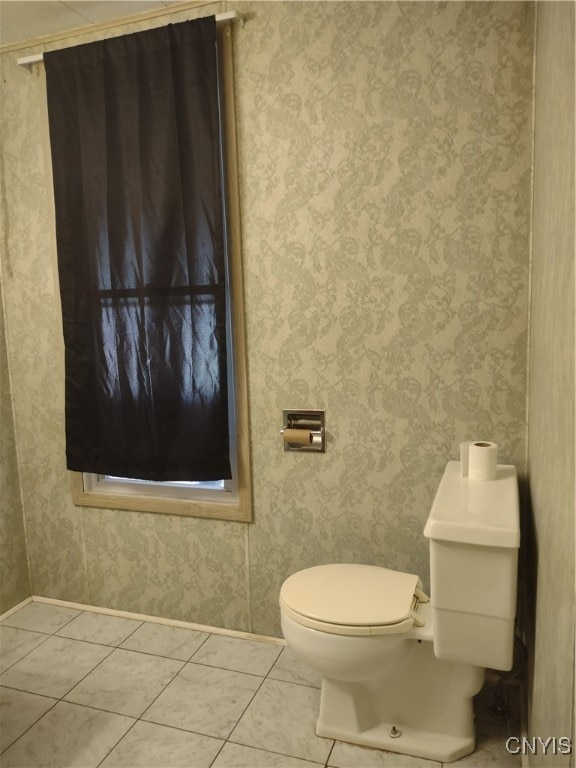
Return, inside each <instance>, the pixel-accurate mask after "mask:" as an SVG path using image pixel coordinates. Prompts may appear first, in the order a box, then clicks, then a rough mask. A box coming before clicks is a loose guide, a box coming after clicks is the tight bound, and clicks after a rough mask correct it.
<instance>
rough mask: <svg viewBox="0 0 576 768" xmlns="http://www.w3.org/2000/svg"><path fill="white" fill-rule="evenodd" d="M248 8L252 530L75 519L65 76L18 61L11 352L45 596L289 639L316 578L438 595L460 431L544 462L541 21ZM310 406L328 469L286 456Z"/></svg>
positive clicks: (528, 11) (245, 159) (244, 190)
mask: <svg viewBox="0 0 576 768" xmlns="http://www.w3.org/2000/svg"><path fill="white" fill-rule="evenodd" d="M218 7H220V6H218ZM234 8H237V9H238V10H239V11H241V12H245V13H247V14H248V15H249V20H248V22H247V23H246V25H245V27H244V28H243V29H238V30H237V31H236V34H235V66H236V80H237V84H236V88H237V118H238V134H239V147H240V150H239V151H240V158H239V160H240V176H241V178H240V184H241V197H242V231H243V240H244V270H245V290H246V316H247V336H248V350H249V352H248V357H249V359H248V367H249V397H250V409H251V444H252V467H253V485H254V523H253V524H252V525H246V524H238V523H228V522H220V521H203V520H194V519H187V518H173V517H166V516H156V517H155V516H153V515H145V514H142V515H139V514H137V513H127V512H112V511H98V510H95V511H94V510H81V509H78V508H75V507H74V506H73V505H72V503H71V501H70V494H69V489H68V478H67V475H66V471H65V468H64V445H63V414H62V407H63V405H62V389H63V374H62V344H61V339H60V330H59V327H58V318H57V312H56V310H55V294H54V272H53V267H52V254H51V246H50V213H49V209H48V205H47V196H46V191H45V186H44V183H45V182H44V179H45V173H44V165H43V162H44V161H43V158H42V144H43V136H42V119H41V109H42V89H43V84H42V79H41V77H39V76H37V75H34V74H30V73H29V72H27V71H25V70H22V69H19V68H18V67H16V65H15V63H14V60H15V57H16V56H15V54H6V55H5V56H4V57H3V58H6V59H7V60H8V61H7V65H6V77H5V79H6V84H5V85H4V88H3V95H2V99H3V104H2V106H3V109H2V116H3V120H4V121H5V122H6V124H7V129H6V155H7V163H6V177H7V180H6V197H7V207H8V211H9V214H10V219H11V221H13V222H14V223H13V226H12V228H11V231H10V240H9V251H8V258H9V260H10V263H11V270H12V272H11V274H12V277H11V278H10V280H8V281H7V286H6V296H7V304H8V322H9V324H10V340H11V346H10V350H9V354H10V365H11V369H12V375H13V379H14V382H15V400H16V429H17V435H18V440H19V445H20V448H21V450H20V453H21V456H22V457H23V461H22V467H21V479H22V487H23V493H24V506H25V514H26V519H27V523H28V531H29V534H28V535H29V550H30V556H31V561H32V579H33V590H34V592H35V593H36V594H43V595H51V596H55V597H61V598H65V599H70V600H79V601H82V602H89V603H95V604H103V605H108V606H113V607H117V608H124V609H126V610H139V611H144V612H148V613H153V614H162V615H164V616H174V617H177V618H183V619H188V620H190V621H199V622H206V623H212V624H216V625H222V626H228V627H234V628H237V629H252V630H253V631H255V632H260V633H264V634H274V633H277V632H278V631H279V622H278V609H277V597H278V590H279V587H280V584H281V582H282V580H283V579H284V578H285V577H286V576H287V575H288V574H289V573H291V572H292V571H294V570H296V569H298V568H301V567H304V566H307V565H311V564H314V563H320V562H328V561H362V562H368V563H381V564H384V565H388V566H390V567H395V568H400V569H406V570H410V571H413V572H417V573H419V574H420V575H421V576H422V577H423V578H424V580H425V581H427V573H428V554H427V548H426V544H425V540H424V539H423V537H422V528H423V524H424V521H425V519H426V516H427V513H428V509H429V505H430V503H431V500H432V497H433V494H434V491H435V489H436V486H437V483H438V480H439V478H440V475H441V473H442V471H443V467H444V464H445V462H446V460H447V459H449V458H455V457H456V455H457V445H458V443H459V441H461V440H462V439H464V438H467V437H485V438H489V439H492V440H495V441H496V442H498V443H500V445H501V458H502V460H503V461H510V462H514V463H516V464H517V465H518V466H519V468H520V470H521V471H522V470H523V469H524V466H523V460H524V453H525V418H526V415H525V399H526V386H525V383H526V331H527V314H528V252H529V238H528V233H529V214H530V163H531V74H532V53H533V51H532V46H533V41H532V30H533V8H532V5H530V4H526V3H517V2H511V3H508V2H494V3H492V2H486V3H464V2H463V3H459V2H451V3H432V2H431V3H400V4H396V3H387V2H382V3H380V2H373V3H356V2H349V3H323V2H306V3H302V4H300V3H265V2H264V3H262V2H258V3H253V4H251V3H239V4H238V3H235V4H234ZM203 12H206V11H205V10H204V11H203ZM155 23H156V24H158V23H163V22H162V21H161V20H157V21H156V22H155ZM130 29H134V28H133V27H131V28H130ZM121 31H122V30H120V29H116V30H114V32H113V34H116V33H120V32H121ZM83 39H87V38H83ZM31 50H33V49H31ZM18 55H22V52H19V54H18ZM46 404H48V405H46ZM288 407H304V408H325V409H326V418H327V429H328V432H329V443H328V451H327V453H326V454H325V455H308V456H306V455H291V454H285V453H284V452H283V450H282V445H281V440H280V436H279V429H280V427H281V414H282V408H288Z"/></svg>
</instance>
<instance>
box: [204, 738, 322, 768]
mask: <svg viewBox="0 0 576 768" xmlns="http://www.w3.org/2000/svg"><path fill="white" fill-rule="evenodd" d="M321 765H322V763H311V762H310V761H309V760H301V759H300V758H299V757H288V756H287V755H280V754H278V753H277V752H266V750H263V749H254V748H253V747H244V746H242V745H241V744H231V743H230V742H227V743H226V744H225V745H224V747H223V748H222V751H221V752H220V754H219V755H218V757H217V758H216V760H215V761H214V763H213V764H212V768H319V766H321Z"/></svg>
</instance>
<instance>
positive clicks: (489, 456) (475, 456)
mask: <svg viewBox="0 0 576 768" xmlns="http://www.w3.org/2000/svg"><path fill="white" fill-rule="evenodd" d="M497 465H498V446H497V445H496V443H490V442H488V441H487V440H476V441H474V442H472V443H470V445H469V448H468V477H469V478H470V480H495V479H496V473H497Z"/></svg>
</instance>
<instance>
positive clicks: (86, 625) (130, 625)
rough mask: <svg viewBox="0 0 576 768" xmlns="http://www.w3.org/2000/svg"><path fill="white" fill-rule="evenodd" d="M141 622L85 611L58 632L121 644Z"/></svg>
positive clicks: (85, 638)
mask: <svg viewBox="0 0 576 768" xmlns="http://www.w3.org/2000/svg"><path fill="white" fill-rule="evenodd" d="M141 624H142V622H141V621H136V620H135V619H124V618H121V617H120V616H107V615H106V614H105V613H91V612H89V611H84V612H83V613H81V614H80V616H77V617H76V618H75V619H73V620H72V621H71V622H70V623H69V624H66V626H65V627H62V629H60V630H58V632H57V633H56V634H57V635H59V636H60V637H71V638H72V639H73V640H87V641H90V642H91V643H100V644H101V645H120V643H121V642H122V641H123V640H126V638H127V637H128V636H129V635H131V634H132V632H134V630H135V629H137V628H138V627H139V626H140V625H141Z"/></svg>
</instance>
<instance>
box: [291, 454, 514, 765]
mask: <svg viewBox="0 0 576 768" xmlns="http://www.w3.org/2000/svg"><path fill="white" fill-rule="evenodd" d="M470 483H472V481H468V479H466V478H461V477H460V466H459V462H449V464H448V465H447V467H446V471H445V472H444V475H443V478H442V480H441V483H440V486H439V489H438V492H437V494H436V498H435V500H434V504H433V505H432V510H431V512H430V516H429V518H428V522H427V524H426V528H425V530H424V535H425V536H427V537H428V538H429V539H430V550H431V559H430V564H431V565H430V569H431V570H430V576H431V600H430V601H429V599H428V597H427V595H426V594H425V593H424V592H423V590H422V583H421V581H420V579H419V578H418V576H416V575H414V574H406V573H402V572H399V571H393V570H390V569H388V568H385V567H380V566H369V565H361V564H348V563H343V564H329V565H319V566H313V567H311V568H307V569H305V570H302V571H298V572H296V573H294V574H292V576H290V577H289V578H288V579H286V581H285V582H284V584H283V585H282V588H281V591H280V612H281V620H282V631H283V633H284V637H285V639H286V642H287V644H288V646H289V647H290V648H291V649H292V650H293V651H294V653H295V654H296V656H298V657H299V658H300V659H301V660H302V661H303V662H304V663H306V664H308V665H309V666H310V667H311V668H313V669H315V670H316V671H317V672H319V673H320V674H321V676H322V692H321V701H320V712H319V717H318V721H317V725H316V733H317V734H318V735H319V736H324V737H327V738H332V739H337V740H340V741H346V742H350V743H352V744H360V745H363V746H369V747H376V748H379V749H386V750H390V751H394V752H400V753H404V754H410V755H414V756H416V757H424V758H428V759H432V760H437V761H440V762H451V761H452V760H456V759H458V758H460V757H463V756H464V755H466V754H469V753H470V752H472V751H473V750H474V747H475V731H474V711H473V705H472V697H473V696H474V695H475V694H476V693H478V691H479V690H480V688H481V687H482V683H483V680H484V670H485V667H487V666H489V667H492V668H495V669H509V668H510V667H511V665H512V649H513V636H514V615H515V595H516V566H517V553H518V546H519V539H520V534H519V509H518V488H517V479H516V471H515V468H514V467H510V466H500V467H499V468H498V476H497V479H496V480H495V481H491V482H489V483H480V484H478V482H476V484H475V485H471V484H470Z"/></svg>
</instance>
